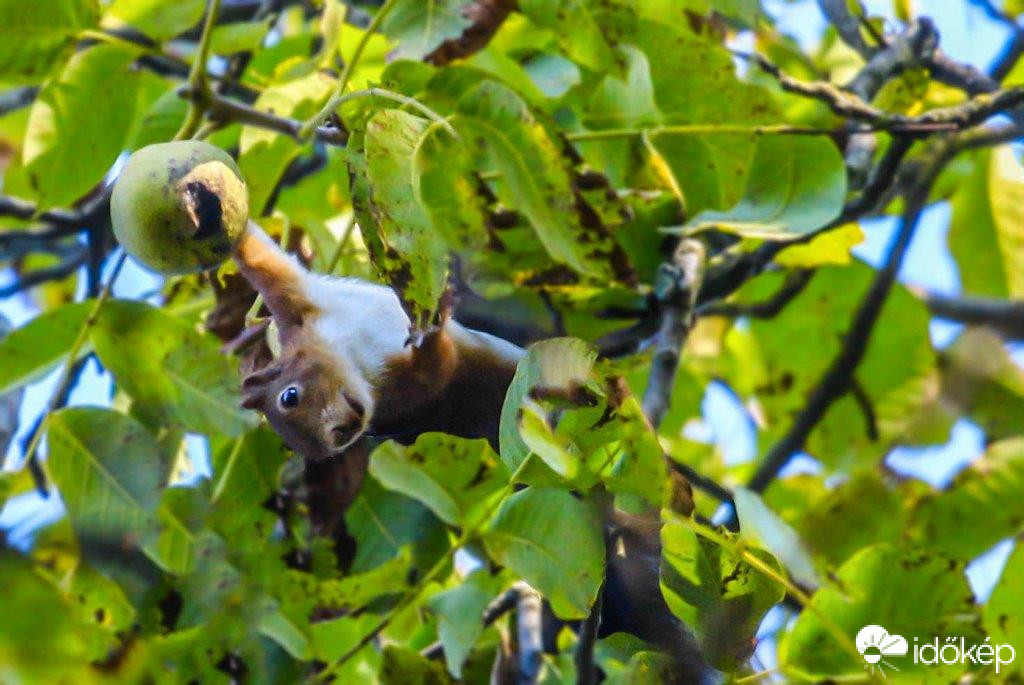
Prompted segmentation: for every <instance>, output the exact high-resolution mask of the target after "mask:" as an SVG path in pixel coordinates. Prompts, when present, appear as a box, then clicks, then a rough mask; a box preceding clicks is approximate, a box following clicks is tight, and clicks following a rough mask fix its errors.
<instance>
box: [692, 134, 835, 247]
mask: <svg viewBox="0 0 1024 685" xmlns="http://www.w3.org/2000/svg"><path fill="white" fill-rule="evenodd" d="M845 197H846V170H845V167H844V165H843V158H842V156H841V155H840V154H839V151H838V150H837V149H836V146H835V145H834V144H833V143H832V141H831V140H830V139H829V138H827V137H823V136H763V137H761V138H759V139H758V142H757V147H756V149H755V151H754V160H753V162H752V163H751V166H750V172H749V174H748V176H747V187H746V191H745V192H744V194H743V198H742V199H741V200H740V201H739V203H737V204H736V205H735V206H733V207H732V208H731V209H729V210H726V211H724V212H717V211H705V212H701V213H700V214H698V215H697V216H695V217H694V218H693V219H692V220H691V221H690V222H689V223H688V224H687V228H690V229H703V228H710V227H718V228H721V229H722V230H726V231H734V232H736V233H739V234H741V235H744V236H750V237H759V238H776V239H783V238H787V237H792V236H794V235H803V234H805V233H810V232H811V231H814V230H815V229H818V228H821V227H822V226H824V225H826V224H827V223H828V222H830V221H831V220H832V219H834V218H836V217H837V216H839V212H840V211H842V208H843V200H844V199H845Z"/></svg>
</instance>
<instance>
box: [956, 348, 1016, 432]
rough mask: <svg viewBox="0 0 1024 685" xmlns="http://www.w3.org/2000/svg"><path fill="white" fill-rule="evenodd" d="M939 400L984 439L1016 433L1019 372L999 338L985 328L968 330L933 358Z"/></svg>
mask: <svg viewBox="0 0 1024 685" xmlns="http://www.w3.org/2000/svg"><path fill="white" fill-rule="evenodd" d="M939 367H940V371H941V373H942V402H943V404H944V406H945V407H947V408H948V410H954V409H955V410H958V411H959V412H961V413H963V414H965V415H967V416H969V417H970V418H971V419H972V420H973V421H975V422H977V423H978V425H979V426H981V427H982V428H983V429H984V430H985V434H986V436H987V437H988V438H989V439H990V440H1001V439H1003V438H1010V437H1014V436H1016V435H1020V427H1021V426H1022V425H1024V371H1022V370H1021V368H1020V367H1019V366H1017V364H1016V363H1015V362H1014V361H1013V359H1012V358H1011V357H1010V355H1009V354H1008V353H1007V351H1006V348H1005V347H1004V344H1003V340H1002V339H1001V338H1000V337H999V336H998V335H996V334H995V333H994V332H992V331H990V330H988V329H987V328H968V329H967V330H965V331H964V332H963V333H961V334H960V335H959V336H958V337H957V339H956V340H955V341H954V342H953V344H952V345H950V346H949V347H948V348H946V349H945V350H943V351H942V353H941V354H940V357H939Z"/></svg>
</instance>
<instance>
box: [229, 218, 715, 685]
mask: <svg viewBox="0 0 1024 685" xmlns="http://www.w3.org/2000/svg"><path fill="white" fill-rule="evenodd" d="M235 260H236V261H237V263H238V268H239V271H241V273H242V275H243V276H244V277H245V278H246V279H247V280H248V281H249V283H250V284H251V285H252V286H253V287H254V288H255V289H256V290H257V291H258V292H259V293H260V294H261V295H262V296H263V300H264V302H265V303H266V305H267V308H268V309H269V310H270V313H271V315H272V316H273V318H274V321H275V322H276V324H277V327H278V330H279V333H280V337H281V353H280V354H279V355H278V357H277V358H276V359H275V360H274V361H272V362H270V364H268V365H267V366H266V367H264V368H262V369H260V370H258V371H256V372H254V373H252V374H250V375H249V376H247V377H246V378H245V379H244V380H243V382H242V391H243V402H242V403H243V406H245V407H248V408H251V409H258V410H260V411H261V412H262V413H263V414H264V415H265V416H266V417H267V419H268V420H269V422H270V424H271V426H273V428H274V430H276V431H277V432H278V434H280V435H281V437H282V438H283V439H284V441H285V442H286V443H287V444H288V445H289V446H290V447H291V448H292V449H293V450H295V451H296V452H298V453H300V454H302V455H303V456H304V457H306V458H307V459H311V460H314V461H320V460H324V459H328V458H330V457H333V456H337V455H339V454H340V453H342V452H344V451H345V450H346V448H348V447H349V446H350V445H352V443H354V442H355V441H356V440H357V439H358V438H359V437H360V436H362V435H377V436H380V437H393V438H396V439H399V440H402V441H412V440H413V439H415V437H416V436H417V435H419V434H420V433H423V432H426V431H443V432H447V433H451V434H453V435H457V436H460V437H466V438H480V437H483V438H487V439H488V440H490V441H491V443H492V445H493V446H494V447H495V449H497V434H498V425H499V422H500V416H501V407H502V404H503V402H504V399H505V393H506V391H507V389H508V386H509V384H510V383H511V381H512V377H513V375H514V374H515V369H516V364H517V363H518V362H519V360H520V359H521V358H522V356H523V355H524V351H523V349H522V348H520V347H517V346H516V345H513V344H512V343H509V342H507V341H505V340H502V339H500V338H497V337H495V336H492V335H489V334H487V333H482V332H479V331H474V330H471V329H468V328H465V327H463V326H461V325H460V324H459V323H458V322H456V321H454V320H453V319H451V318H448V317H445V319H444V321H443V322H442V325H441V326H440V327H439V328H438V329H437V330H436V331H434V332H431V333H430V334H428V335H427V336H426V337H425V338H424V340H423V342H422V344H421V345H419V346H418V347H414V346H411V345H407V344H406V343H407V341H408V338H409V330H410V320H409V317H408V316H407V315H406V314H405V311H404V310H403V309H402V306H401V304H400V303H399V301H398V297H397V296H396V295H395V293H394V292H393V291H392V290H391V289H390V288H387V287H384V286H380V285H374V284H371V283H367V282H365V281H361V280H359V279H354V278H339V277H334V276H324V275H318V274H314V273H311V272H310V271H308V270H307V269H306V268H305V267H303V266H302V265H301V264H300V263H299V261H298V260H297V259H296V258H295V257H294V256H292V255H289V254H287V253H286V252H285V251H284V250H282V249H281V248H280V247H279V246H278V245H277V244H276V243H275V242H274V241H273V240H271V239H270V238H269V237H268V236H267V235H266V234H265V233H264V232H263V230H262V229H260V228H259V226H257V225H256V224H254V223H252V222H249V225H248V227H247V229H246V231H245V233H244V234H243V235H242V238H241V239H240V241H239V242H238V244H237V247H236V248H235ZM364 458H365V455H364ZM607 518H608V520H607V522H606V523H607V525H608V526H609V529H610V531H611V532H612V534H611V535H610V536H609V539H610V540H611V541H612V542H613V544H614V547H615V551H614V553H613V554H611V555H610V556H609V560H608V571H607V578H606V588H605V601H604V602H603V604H602V622H601V633H600V634H601V635H602V636H604V635H607V634H611V633H613V632H616V631H618V630H625V631H628V632H631V633H633V634H634V635H637V636H639V637H641V638H643V639H645V640H647V641H649V642H652V643H654V644H655V645H657V646H658V647H660V648H662V649H664V650H665V651H666V652H667V653H669V654H671V655H672V656H673V657H675V659H676V660H677V665H676V668H677V672H676V674H675V676H674V677H673V682H699V681H700V680H701V678H702V676H703V675H704V674H705V673H706V666H705V664H704V662H703V659H702V657H701V655H700V652H699V650H698V649H697V646H696V643H695V641H694V639H693V638H692V636H690V635H689V633H688V632H687V631H686V630H685V629H684V628H683V627H682V625H681V623H680V622H679V620H678V619H677V618H676V617H675V616H673V615H672V613H671V611H669V609H668V607H667V605H666V604H665V601H664V599H663V598H662V595H661V592H660V589H659V586H658V583H659V564H660V561H661V541H660V539H659V531H660V522H659V520H658V517H657V512H653V514H652V515H651V516H629V515H626V514H623V513H621V512H616V511H611V512H609V513H608V515H607ZM550 625H551V626H553V627H554V629H555V630H557V627H558V626H560V625H561V623H560V622H558V621H553V622H552V623H551V624H550ZM549 647H551V648H553V645H549Z"/></svg>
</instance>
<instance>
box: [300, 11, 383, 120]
mask: <svg viewBox="0 0 1024 685" xmlns="http://www.w3.org/2000/svg"><path fill="white" fill-rule="evenodd" d="M397 4H398V0H386V2H385V3H384V4H383V5H381V6H380V9H379V10H377V13H376V14H375V15H373V20H372V21H370V25H369V26H367V27H366V32H365V33H363V36H362V38H360V39H359V43H358V44H357V45H356V51H355V52H354V53H352V59H350V60H348V61H346V62H345V68H344V69H342V71H341V76H340V77H339V78H338V86H337V87H336V88H335V89H334V94H333V95H332V96H331V99H330V100H329V101H328V102H327V104H326V105H324V107H323V109H321V110H320V111H319V112H318V113H317V114H316V116H314V117H313V118H312V119H310V120H309V121H307V122H306V123H305V124H303V126H302V138H307V137H309V134H310V133H311V132H312V131H313V130H314V129H315V128H316V127H317V126H319V125H320V124H322V123H323V122H324V121H326V120H327V117H329V116H330V115H331V112H333V111H334V110H335V108H336V107H337V106H338V105H339V104H341V102H337V103H336V104H335V101H336V100H338V99H339V98H341V97H342V94H343V93H344V92H345V88H346V87H348V82H349V81H350V80H351V78H352V72H354V71H355V68H356V64H358V63H359V59H360V58H361V57H362V56H363V50H365V49H366V46H367V44H369V42H370V37H371V36H373V34H374V33H376V32H377V29H379V28H380V25H381V24H382V23H384V19H386V18H387V16H388V14H389V13H390V12H391V10H392V9H394V8H395V5H397Z"/></svg>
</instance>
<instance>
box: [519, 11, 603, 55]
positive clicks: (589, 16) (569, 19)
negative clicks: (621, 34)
mask: <svg viewBox="0 0 1024 685" xmlns="http://www.w3.org/2000/svg"><path fill="white" fill-rule="evenodd" d="M593 4H596V3H593ZM591 5H592V3H590V2H587V0H520V2H519V10H520V11H521V12H522V13H523V14H525V15H526V16H527V17H528V18H529V19H530V21H532V22H533V23H534V24H536V25H537V26H540V27H541V28H546V29H551V30H553V31H555V35H556V37H557V39H558V43H559V46H560V47H561V48H562V50H563V51H564V52H565V54H566V55H567V56H568V57H570V58H571V59H572V60H574V61H575V62H577V63H579V64H580V65H581V66H584V67H587V68H588V69H591V70H593V71H598V72H601V71H605V70H607V69H608V68H609V67H610V66H612V59H613V53H612V49H611V46H610V45H609V44H608V40H607V39H606V37H605V35H604V33H603V32H602V27H601V26H600V24H599V23H598V21H597V19H596V18H595V17H594V13H593V11H594V8H592V7H591Z"/></svg>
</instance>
